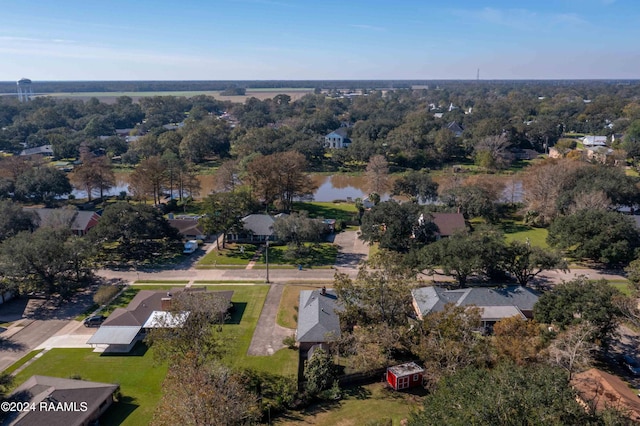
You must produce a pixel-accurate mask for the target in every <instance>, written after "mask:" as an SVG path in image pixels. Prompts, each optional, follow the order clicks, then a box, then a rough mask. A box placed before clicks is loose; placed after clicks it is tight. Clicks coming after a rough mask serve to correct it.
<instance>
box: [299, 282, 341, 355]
mask: <svg viewBox="0 0 640 426" xmlns="http://www.w3.org/2000/svg"><path fill="white" fill-rule="evenodd" d="M342 310H343V307H342V305H341V304H340V302H339V301H338V296H337V295H336V292H335V290H332V289H325V288H322V289H320V290H302V291H301V292H300V303H299V305H298V328H297V330H296V340H297V341H298V344H299V347H300V353H301V354H302V355H303V356H304V355H308V354H309V352H313V350H314V349H315V348H318V347H327V346H328V345H329V343H330V342H331V341H332V340H333V339H335V338H338V337H340V318H339V317H338V314H339V313H340V312H341V311H342Z"/></svg>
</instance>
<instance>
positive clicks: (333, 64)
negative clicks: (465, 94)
mask: <svg viewBox="0 0 640 426" xmlns="http://www.w3.org/2000/svg"><path fill="white" fill-rule="evenodd" d="M639 22H640V2H639V1H638V0H529V1H519V0H512V1H506V0H504V1H482V0H478V1H476V0H449V1H437V2H436V1H431V0H423V1H417V0H416V1H414V0H396V1H395V2H393V1H383V0H342V1H337V0H208V1H204V0H203V1H200V0H183V1H181V2H180V1H165V0H82V1H76V0H59V1H53V0H39V1H35V0H33V1H32V0H0V80H2V81H11V80H17V79H19V78H21V77H27V78H31V79H33V80H36V81H37V80H223V79H224V80H245V79H259V80H263V79H280V80H290V79H294V80H304V79H474V78H475V77H476V70H477V69H478V68H480V78H481V79H536V78H537V79H555V78H570V79H574V78H616V79H617V78H620V79H627V78H629V79H631V78H633V79H636V78H640V46H639V45H638V40H640V25H638V23H639Z"/></svg>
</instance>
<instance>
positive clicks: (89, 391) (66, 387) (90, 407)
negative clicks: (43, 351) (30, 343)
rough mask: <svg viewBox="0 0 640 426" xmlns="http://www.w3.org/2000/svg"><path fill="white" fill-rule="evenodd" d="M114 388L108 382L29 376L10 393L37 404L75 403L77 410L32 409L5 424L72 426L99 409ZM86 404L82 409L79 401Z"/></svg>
mask: <svg viewBox="0 0 640 426" xmlns="http://www.w3.org/2000/svg"><path fill="white" fill-rule="evenodd" d="M117 389H118V385H115V384H111V383H98V382H87V381H84V380H73V379H61V378H58V377H48V376H31V377H30V378H29V379H28V380H27V381H26V382H24V383H23V384H22V385H21V386H20V387H18V388H17V389H16V390H15V391H14V392H13V393H12V395H18V394H21V393H22V394H23V395H25V394H26V396H28V401H29V402H32V403H35V404H36V406H37V407H38V406H39V405H40V403H41V402H45V403H50V402H54V403H57V402H62V403H67V404H71V403H76V406H77V408H78V410H75V411H74V410H60V411H45V410H42V411H41V410H32V411H25V412H22V413H20V414H19V415H18V416H17V417H16V418H14V419H12V421H10V422H9V423H8V424H10V425H20V426H31V425H33V426H41V425H48V426H75V425H82V424H84V423H85V422H86V421H87V420H88V418H89V416H91V415H92V414H93V413H94V412H95V411H96V410H98V409H99V407H100V404H102V402H104V401H106V400H108V399H109V398H110V396H111V395H112V394H113V393H114V392H115V391H116V390H117ZM83 402H84V403H86V404H87V409H86V411H83V410H81V407H82V405H81V403H83Z"/></svg>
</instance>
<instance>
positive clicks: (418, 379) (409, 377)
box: [387, 362, 424, 390]
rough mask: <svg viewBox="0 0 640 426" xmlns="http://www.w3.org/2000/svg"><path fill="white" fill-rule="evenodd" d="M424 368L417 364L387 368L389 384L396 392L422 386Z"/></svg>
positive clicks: (411, 363)
mask: <svg viewBox="0 0 640 426" xmlns="http://www.w3.org/2000/svg"><path fill="white" fill-rule="evenodd" d="M423 373H424V368H422V367H420V366H419V365H418V364H416V363H415V362H408V363H406V364H400V365H395V366H393V367H389V368H387V383H389V384H390V385H391V387H392V388H394V389H395V390H400V389H409V388H412V387H414V386H419V385H422V374H423Z"/></svg>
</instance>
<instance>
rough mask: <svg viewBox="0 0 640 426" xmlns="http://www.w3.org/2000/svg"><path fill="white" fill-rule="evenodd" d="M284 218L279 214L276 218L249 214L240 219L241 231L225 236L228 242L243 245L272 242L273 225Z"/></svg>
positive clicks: (273, 236) (273, 234)
mask: <svg viewBox="0 0 640 426" xmlns="http://www.w3.org/2000/svg"><path fill="white" fill-rule="evenodd" d="M283 216H286V215H285V214H283V213H280V214H278V215H276V216H271V215H268V214H250V215H249V216H245V217H243V218H242V228H243V229H242V230H241V231H240V232H237V233H230V234H228V235H227V239H228V241H231V242H244V243H262V242H265V241H274V240H275V233H274V230H273V224H274V223H275V221H276V219H277V218H279V217H283Z"/></svg>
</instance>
